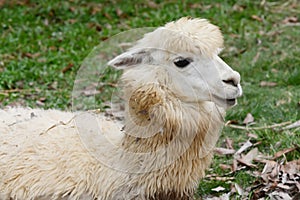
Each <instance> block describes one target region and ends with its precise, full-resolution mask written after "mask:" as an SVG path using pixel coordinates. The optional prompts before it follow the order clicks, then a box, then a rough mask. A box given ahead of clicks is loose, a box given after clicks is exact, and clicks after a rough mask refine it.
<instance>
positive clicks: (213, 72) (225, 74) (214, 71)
mask: <svg viewBox="0 0 300 200" xmlns="http://www.w3.org/2000/svg"><path fill="white" fill-rule="evenodd" d="M172 64H173V66H172ZM170 65H171V67H173V68H175V71H176V72H175V73H174V74H176V75H175V77H180V79H181V80H180V79H177V80H176V83H174V85H176V84H177V85H178V86H177V87H178V88H181V90H180V91H181V93H182V94H185V96H186V99H187V101H196V102H197V101H212V102H215V103H216V104H217V105H219V106H221V107H224V108H228V107H231V106H234V105H236V103H237V101H236V99H237V98H238V97H240V96H241V95H242V88H241V85H240V74H239V73H238V72H236V71H234V70H233V69H232V68H231V67H230V66H228V65H227V64H226V63H225V62H224V61H223V60H222V59H221V58H220V57H219V56H218V55H217V54H215V55H213V56H212V57H205V56H201V55H199V56H197V55H193V54H186V53H185V54H181V55H179V56H176V55H174V58H173V63H170ZM182 80H184V82H185V83H186V84H182V82H183V81H182ZM192 93H193V94H194V95H191V94H192Z"/></svg>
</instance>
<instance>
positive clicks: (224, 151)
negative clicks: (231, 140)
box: [214, 147, 235, 155]
mask: <svg viewBox="0 0 300 200" xmlns="http://www.w3.org/2000/svg"><path fill="white" fill-rule="evenodd" d="M214 151H215V153H217V154H219V155H229V154H234V153H235V150H234V149H225V148H221V147H219V148H218V147H217V148H215V149H214Z"/></svg>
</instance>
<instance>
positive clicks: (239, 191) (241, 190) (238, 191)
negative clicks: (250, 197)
mask: <svg viewBox="0 0 300 200" xmlns="http://www.w3.org/2000/svg"><path fill="white" fill-rule="evenodd" d="M234 187H235V189H236V191H237V193H238V194H239V195H240V196H242V195H244V190H243V189H242V188H241V186H239V185H238V184H237V183H234Z"/></svg>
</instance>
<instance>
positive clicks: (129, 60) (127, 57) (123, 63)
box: [107, 49, 152, 69]
mask: <svg viewBox="0 0 300 200" xmlns="http://www.w3.org/2000/svg"><path fill="white" fill-rule="evenodd" d="M151 60H152V58H151V56H150V52H149V51H148V50H145V49H135V50H129V51H126V52H124V53H122V54H121V55H118V56H117V57H115V58H114V59H112V60H110V61H109V62H108V63H107V64H108V65H109V66H111V67H115V68H117V69H125V68H127V67H130V66H134V65H139V64H141V63H149V62H150V61H151Z"/></svg>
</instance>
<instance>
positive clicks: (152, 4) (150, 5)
mask: <svg viewBox="0 0 300 200" xmlns="http://www.w3.org/2000/svg"><path fill="white" fill-rule="evenodd" d="M147 4H148V7H149V8H158V5H157V3H155V2H154V1H147Z"/></svg>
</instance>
